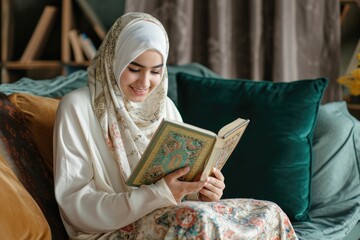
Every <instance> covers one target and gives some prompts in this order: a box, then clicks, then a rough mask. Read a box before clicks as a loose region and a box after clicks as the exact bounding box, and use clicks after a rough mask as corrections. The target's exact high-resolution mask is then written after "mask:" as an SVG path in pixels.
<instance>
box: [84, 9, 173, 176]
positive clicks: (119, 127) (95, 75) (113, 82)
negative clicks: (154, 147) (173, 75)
mask: <svg viewBox="0 0 360 240" xmlns="http://www.w3.org/2000/svg"><path fill="white" fill-rule="evenodd" d="M150 49H151V50H156V51H158V52H159V53H160V54H161V56H162V61H163V64H164V66H163V70H162V79H161V82H160V84H159V85H158V86H157V87H156V88H155V89H153V91H152V92H151V93H150V95H149V96H148V97H147V98H146V100H145V101H144V102H141V103H135V102H131V101H129V100H128V99H127V98H126V96H125V95H124V94H123V93H122V91H121V89H120V84H119V80H120V76H121V74H122V72H123V70H124V69H125V68H126V67H127V66H128V64H129V63H130V62H132V61H133V60H134V59H135V58H136V57H137V56H139V55H140V54H141V53H143V52H144V51H146V50H150ZM168 49H169V42H168V37H167V34H166V31H165V29H164V28H163V26H162V25H161V23H160V22H159V21H158V20H157V19H155V18H154V17H152V16H151V15H148V14H145V13H128V14H125V15H123V16H122V17H120V18H119V19H118V20H117V21H116V22H115V24H114V25H113V26H112V27H111V29H110V30H109V32H108V34H107V35H106V37H105V39H104V41H103V43H102V44H101V46H100V47H99V49H98V51H97V53H96V56H95V58H94V59H93V61H92V63H91V65H90V66H89V68H88V73H89V88H90V93H91V98H92V104H93V109H94V111H95V113H96V116H97V118H98V119H99V122H100V125H101V128H102V130H103V135H104V137H105V140H106V143H107V145H108V146H109V148H110V150H111V152H112V154H113V157H114V159H115V160H116V161H117V162H118V164H119V166H120V171H121V173H122V175H123V177H124V180H126V179H127V178H128V177H129V175H130V173H131V171H132V170H133V169H134V167H135V166H136V164H137V163H138V161H139V159H140V156H141V154H142V153H143V152H144V150H145V148H146V146H147V145H148V143H149V139H150V138H151V137H152V135H153V134H154V132H155V130H156V129H157V127H158V125H159V124H160V121H161V120H162V119H163V117H164V114H165V105H166V98H167V88H168V76H167V70H166V65H165V64H166V60H167V56H168Z"/></svg>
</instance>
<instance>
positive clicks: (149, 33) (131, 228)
mask: <svg viewBox="0 0 360 240" xmlns="http://www.w3.org/2000/svg"><path fill="white" fill-rule="evenodd" d="M167 56H168V38H167V34H166V32H165V30H164V28H163V26H162V25H161V24H160V23H159V22H158V21H157V20H156V19H155V18H153V17H152V16H150V15H148V14H144V13H129V14H125V15H124V16H122V17H120V18H119V19H118V20H117V21H116V22H115V24H114V25H113V26H112V28H111V29H110V30H109V32H108V34H107V36H106V38H105V40H104V41H103V43H102V44H101V46H100V48H99V49H98V52H97V54H96V56H95V58H94V60H93V61H92V63H91V65H90V66H89V68H88V76H89V86H88V87H86V88H82V89H79V90H76V91H73V92H72V93H70V94H68V95H67V96H65V97H64V98H63V99H62V100H61V103H60V106H59V109H58V114H57V120H56V124H55V132H54V151H55V153H54V156H55V163H54V164H55V165H54V174H55V194H56V199H57V201H58V204H59V208H60V212H61V216H62V219H63V222H64V225H65V227H66V230H67V232H68V234H69V236H70V238H72V239H122V238H128V239H135V238H136V239H162V238H171V239H173V238H185V239H192V238H201V239H202V238H204V239H206V238H208V239H239V238H248V239H254V238H270V237H280V238H283V239H285V238H288V239H296V236H295V233H294V231H293V228H292V226H291V224H290V222H289V220H288V218H287V216H286V215H285V214H284V213H283V212H282V211H281V209H280V208H279V207H278V206H277V205H275V204H273V203H270V202H265V201H255V200H249V199H248V200H245V199H243V200H240V199H233V200H221V201H220V198H221V196H222V192H223V190H224V188H225V184H224V177H223V175H222V174H221V172H220V171H219V170H216V169H214V171H213V173H214V177H209V178H208V179H207V180H206V181H204V182H202V181H198V182H182V181H179V180H178V178H179V177H181V176H182V175H185V174H186V173H187V172H188V171H189V169H187V168H182V169H179V170H177V171H175V172H173V173H171V174H168V175H167V176H165V177H164V178H163V179H161V180H159V181H158V182H156V183H155V184H152V185H146V186H142V187H140V188H135V187H129V186H127V185H126V184H125V181H126V179H127V178H128V177H129V175H130V173H131V171H132V170H133V169H134V167H135V166H136V164H137V162H138V161H139V159H140V156H141V154H142V153H143V151H144V150H145V148H146V146H147V144H148V143H149V139H150V138H151V136H152V135H153V134H154V132H155V130H156V128H157V127H158V125H159V123H160V121H161V120H162V119H163V118H164V117H166V118H170V119H173V120H177V121H181V120H182V119H181V116H180V114H179V112H178V111H177V109H176V107H175V106H174V104H173V103H172V102H171V100H170V99H169V98H167V96H166V94H167V83H168V82H167V72H166V65H165V64H166V60H167ZM193 192H199V196H200V201H182V199H184V197H185V196H186V195H188V194H190V193H193Z"/></svg>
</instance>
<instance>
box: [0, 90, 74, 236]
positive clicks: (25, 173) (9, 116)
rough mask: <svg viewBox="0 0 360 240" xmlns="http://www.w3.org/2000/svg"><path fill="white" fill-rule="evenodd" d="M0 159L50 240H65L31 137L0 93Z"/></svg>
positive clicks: (49, 179)
mask: <svg viewBox="0 0 360 240" xmlns="http://www.w3.org/2000/svg"><path fill="white" fill-rule="evenodd" d="M0 119H1V124H0V155H1V156H6V157H5V160H6V161H7V164H8V165H9V166H10V168H11V169H12V171H13V172H14V173H15V175H16V177H17V178H18V179H19V181H20V182H21V184H22V185H23V186H24V187H25V188H26V190H27V191H28V192H29V193H30V195H31V196H32V197H33V199H34V200H35V201H36V203H37V204H38V205H39V207H40V208H41V210H42V212H43V214H44V216H45V217H46V219H47V221H48V223H49V225H50V228H51V233H52V239H68V236H67V234H66V231H65V228H64V226H63V224H62V221H61V218H60V214H59V210H58V206H57V203H56V200H55V196H54V190H53V179H52V176H51V174H50V173H49V171H48V170H47V169H46V167H45V165H44V161H43V159H42V157H41V155H40V153H39V151H38V149H37V147H36V145H35V143H34V141H33V139H32V137H31V133H30V131H29V129H28V128H27V124H26V121H25V119H24V117H23V115H22V114H20V112H19V111H18V109H17V108H16V107H15V106H14V105H13V104H12V103H11V102H10V101H9V99H8V97H7V96H6V95H4V94H2V93H0Z"/></svg>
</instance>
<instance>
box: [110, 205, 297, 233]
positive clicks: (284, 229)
mask: <svg viewBox="0 0 360 240" xmlns="http://www.w3.org/2000/svg"><path fill="white" fill-rule="evenodd" d="M107 238H108V239H270V240H277V239H298V238H297V237H296V234H295V232H294V229H293V227H292V225H291V223H290V221H289V219H288V217H287V216H286V214H285V213H284V212H283V211H282V210H281V209H280V207H279V206H277V205H276V204H275V203H272V202H268V201H258V200H254V199H226V200H221V201H220V202H209V203H207V202H196V201H185V202H183V203H181V204H180V205H178V206H175V207H166V208H161V209H158V210H156V211H154V212H152V213H150V214H148V215H147V216H145V217H143V218H142V219H140V220H138V221H137V222H135V223H134V224H131V225H128V226H126V227H124V228H122V229H120V230H119V231H116V232H113V233H112V234H111V235H110V236H108V237H107Z"/></svg>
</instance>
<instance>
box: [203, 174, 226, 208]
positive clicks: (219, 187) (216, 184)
mask: <svg viewBox="0 0 360 240" xmlns="http://www.w3.org/2000/svg"><path fill="white" fill-rule="evenodd" d="M212 172H213V174H214V176H213V177H212V176H210V177H208V178H207V179H206V181H205V185H204V187H203V188H202V189H201V190H200V191H199V193H200V194H199V199H200V200H201V201H204V202H218V201H219V200H220V199H221V196H222V195H223V190H224V189H225V183H224V179H225V178H224V175H223V174H222V173H221V172H220V170H219V169H216V168H214V169H213V171H212Z"/></svg>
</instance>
